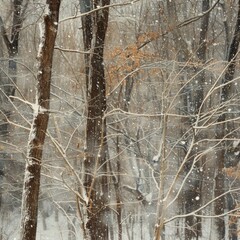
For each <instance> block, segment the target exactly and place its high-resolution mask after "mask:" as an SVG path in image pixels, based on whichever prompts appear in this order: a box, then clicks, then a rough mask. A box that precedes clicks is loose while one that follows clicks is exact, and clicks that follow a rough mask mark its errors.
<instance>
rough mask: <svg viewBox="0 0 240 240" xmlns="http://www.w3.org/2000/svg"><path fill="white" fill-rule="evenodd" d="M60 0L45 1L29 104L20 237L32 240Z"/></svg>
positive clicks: (35, 225)
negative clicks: (34, 95)
mask: <svg viewBox="0 0 240 240" xmlns="http://www.w3.org/2000/svg"><path fill="white" fill-rule="evenodd" d="M60 2H61V1H60V0H47V1H46V3H47V7H48V9H49V11H48V12H49V13H48V14H47V15H45V16H44V28H45V32H44V33H43V35H42V36H41V38H42V39H41V40H42V43H41V44H40V49H39V54H38V59H39V63H40V65H39V71H38V75H37V79H38V86H37V99H36V104H33V105H32V106H33V122H32V128H31V132H30V135H29V142H28V153H27V159H26V170H25V179H24V187H23V196H22V217H21V237H20V239H21V240H35V239H36V230H37V216H38V196H39V187H40V173H41V161H42V153H43V145H44V141H45V136H46V130H47V125H48V119H49V111H48V110H49V106H50V84H51V74H52V60H53V52H54V44H55V39H56V36H57V29H58V18H59V7H60Z"/></svg>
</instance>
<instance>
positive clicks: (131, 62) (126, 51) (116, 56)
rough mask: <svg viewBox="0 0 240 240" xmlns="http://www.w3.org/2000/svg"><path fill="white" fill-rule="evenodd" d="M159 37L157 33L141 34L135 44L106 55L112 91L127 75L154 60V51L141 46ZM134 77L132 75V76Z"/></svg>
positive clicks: (116, 48) (118, 48)
mask: <svg viewBox="0 0 240 240" xmlns="http://www.w3.org/2000/svg"><path fill="white" fill-rule="evenodd" d="M157 37H158V33H155V32H149V33H145V34H141V35H139V37H138V38H137V41H136V42H135V43H132V44H129V45H128V46H127V47H122V46H118V47H115V48H113V49H111V51H108V52H107V53H106V55H105V57H106V60H107V62H108V70H107V77H108V88H110V89H111V88H112V87H114V86H115V85H116V84H117V83H118V82H119V81H121V80H122V79H123V78H124V77H125V76H126V75H127V74H131V72H133V71H135V70H136V69H141V65H142V64H144V63H146V62H148V61H150V60H151V59H152V58H154V56H155V54H154V53H153V52H152V51H150V50H148V48H144V47H141V46H142V44H144V43H146V42H147V41H152V40H154V39H156V38H157ZM139 72H141V70H139V71H138V73H139ZM133 75H134V74H131V76H133ZM124 82H125V81H123V83H124Z"/></svg>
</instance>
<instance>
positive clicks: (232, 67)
mask: <svg viewBox="0 0 240 240" xmlns="http://www.w3.org/2000/svg"><path fill="white" fill-rule="evenodd" d="M239 43H240V1H238V14H237V20H236V25H235V30H234V35H233V39H232V41H231V44H230V45H229V51H228V54H227V61H228V66H227V68H226V73H225V75H224V77H223V79H222V85H223V86H222V91H221V99H220V102H221V104H224V103H226V102H229V101H230V100H231V97H232V96H233V94H234V91H233V82H232V80H233V79H234V75H235V71H236V58H237V54H238V48H239ZM229 118H231V116H229V115H228V114H226V113H225V111H224V113H222V114H221V115H220V116H219V118H218V126H217V127H216V138H217V139H218V140H219V141H221V140H223V139H224V138H225V137H226V136H227V137H229V136H230V134H231V132H232V131H233V126H232V124H229V123H226V120H227V119H229ZM225 153H226V141H223V142H222V144H221V149H220V150H219V151H218V153H217V159H218V161H217V162H218V163H217V169H216V176H215V181H216V187H215V197H218V196H220V195H223V194H224V191H225V177H224V172H223V169H224V167H225V162H226V160H225V158H226V157H225V156H226V155H225ZM235 207H236V205H235V203H234V201H233V205H232V206H231V209H230V210H233V209H234V208H235ZM225 208H226V206H225V197H220V198H218V199H217V200H216V203H215V214H216V215H222V214H223V213H224V209H225ZM216 225H217V233H218V238H219V239H224V238H225V229H226V228H225V222H224V219H223V218H221V217H219V218H217V219H216ZM231 228H233V231H231V229H230V239H237V231H236V226H234V224H231Z"/></svg>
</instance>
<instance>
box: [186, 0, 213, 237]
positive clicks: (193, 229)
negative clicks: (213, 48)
mask: <svg viewBox="0 0 240 240" xmlns="http://www.w3.org/2000/svg"><path fill="white" fill-rule="evenodd" d="M209 8H210V3H209V0H203V1H202V12H206V11H208V10H209ZM209 16H210V13H207V14H205V15H204V16H203V17H202V19H201V26H200V29H201V31H200V35H199V44H198V49H197V60H198V61H199V64H200V65H201V64H204V63H205V62H206V53H207V33H208V26H209ZM195 72H196V74H197V76H196V77H195V78H194V79H193V84H192V85H193V91H192V93H191V94H192V104H193V107H192V108H193V111H194V112H193V114H194V115H200V114H201V111H202V110H203V109H202V108H203V106H202V102H203V97H204V88H203V86H204V81H205V71H204V70H202V69H201V67H196V69H195ZM193 121H195V120H193ZM200 138H201V136H198V135H196V136H195V141H196V142H197V141H199V140H200ZM198 151H199V149H198V150H195V149H193V150H192V152H191V154H190V161H188V163H187V164H186V170H187V171H190V169H191V166H192V164H194V163H193V159H194V157H195V156H196V155H197V154H198ZM201 165H202V164H201V161H197V162H196V163H195V166H196V168H197V169H198V170H197V171H196V172H195V173H193V174H194V178H193V179H192V180H191V181H192V183H191V184H190V187H189V189H188V190H187V191H186V193H185V203H186V204H185V208H186V213H190V212H193V211H194V210H195V209H197V208H199V207H200V206H201V201H202V180H203V174H202V172H201V171H200V168H201ZM186 225H187V226H186V230H185V238H186V239H193V238H194V239H195V238H196V239H199V237H201V235H202V227H201V226H202V224H201V218H200V217H196V218H194V216H187V217H186Z"/></svg>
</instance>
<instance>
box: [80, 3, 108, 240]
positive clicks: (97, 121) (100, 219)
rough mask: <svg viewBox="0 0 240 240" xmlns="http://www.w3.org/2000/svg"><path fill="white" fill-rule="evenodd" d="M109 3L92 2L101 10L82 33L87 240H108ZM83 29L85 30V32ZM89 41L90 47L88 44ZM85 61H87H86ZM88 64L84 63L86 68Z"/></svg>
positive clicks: (93, 15) (94, 15)
mask: <svg viewBox="0 0 240 240" xmlns="http://www.w3.org/2000/svg"><path fill="white" fill-rule="evenodd" d="M109 4H110V0H102V1H100V0H95V1H93V5H92V9H97V8H98V7H99V6H100V9H99V10H98V11H96V12H94V13H92V18H91V20H90V19H88V23H91V26H90V29H92V35H91V34H90V33H89V35H87V33H86V32H85V37H86V38H87V37H89V38H91V37H92V41H89V40H90V39H85V40H84V41H85V44H86V46H85V47H87V48H89V49H90V48H91V50H92V54H91V55H90V58H89V64H90V65H89V70H86V72H87V73H88V79H89V84H88V86H87V87H88V88H89V98H88V119H87V129H86V145H87V150H86V158H85V161H84V166H85V187H86V191H87V195H88V199H89V204H88V206H87V212H88V222H87V229H88V230H89V235H90V239H92V240H97V239H98V240H100V239H104V240H105V239H108V223H107V217H108V209H107V206H106V205H107V202H108V177H107V176H106V173H107V171H108V167H107V162H106V152H107V142H106V119H104V118H103V116H104V112H105V110H106V81H105V72H104V61H103V53H104V42H105V37H106V31H107V27H108V15H109V9H108V8H105V9H101V7H102V6H106V5H109ZM85 30H86V29H85ZM90 42H91V47H90V46H89V45H88V44H89V43H90ZM87 61H88V60H87ZM87 64H88V62H86V67H88V66H87Z"/></svg>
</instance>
